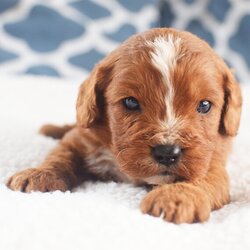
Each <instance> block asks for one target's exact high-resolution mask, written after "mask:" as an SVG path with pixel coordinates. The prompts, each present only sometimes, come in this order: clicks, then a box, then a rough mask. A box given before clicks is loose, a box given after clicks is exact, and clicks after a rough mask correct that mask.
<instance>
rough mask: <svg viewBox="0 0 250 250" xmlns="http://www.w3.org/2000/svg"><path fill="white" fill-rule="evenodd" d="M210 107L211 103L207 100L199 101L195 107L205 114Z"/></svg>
mask: <svg viewBox="0 0 250 250" xmlns="http://www.w3.org/2000/svg"><path fill="white" fill-rule="evenodd" d="M211 107H212V103H211V102H210V101H208V100H202V101H200V103H199V106H198V108H197V111H198V112H199V113H202V114H206V113H208V112H209V110H210V109H211Z"/></svg>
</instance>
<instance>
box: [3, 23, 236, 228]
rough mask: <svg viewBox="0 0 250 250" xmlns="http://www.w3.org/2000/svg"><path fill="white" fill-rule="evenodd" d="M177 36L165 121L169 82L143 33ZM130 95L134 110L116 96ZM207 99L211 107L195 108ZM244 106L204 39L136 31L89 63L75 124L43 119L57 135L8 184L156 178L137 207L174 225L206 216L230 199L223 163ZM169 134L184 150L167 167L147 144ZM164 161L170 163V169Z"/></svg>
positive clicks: (58, 185) (48, 187)
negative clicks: (51, 146) (41, 156)
mask: <svg viewBox="0 0 250 250" xmlns="http://www.w3.org/2000/svg"><path fill="white" fill-rule="evenodd" d="M169 34H171V36H172V37H173V38H177V37H178V38H180V39H181V45H180V46H181V47H180V48H179V50H180V53H181V54H182V56H181V57H180V58H178V61H177V65H176V67H175V68H174V69H173V70H172V71H171V72H169V73H170V77H171V79H172V81H171V82H172V85H173V86H172V87H173V89H174V92H175V95H174V99H173V107H174V112H175V115H176V116H177V117H178V119H177V120H176V123H175V124H174V125H172V126H171V127H168V126H166V124H165V122H166V121H167V120H168V117H167V116H166V114H167V112H166V109H167V108H168V107H166V102H165V99H164V98H165V96H167V91H168V89H167V88H166V85H164V84H163V78H162V74H161V72H160V71H159V69H157V67H155V65H153V64H152V61H151V57H150V55H151V54H150V52H152V47H149V46H148V41H153V40H154V39H155V38H156V37H159V36H160V37H167V36H168V35H169ZM128 96H133V97H135V98H136V99H137V100H138V101H139V103H140V105H141V111H140V112H128V111H127V110H126V109H125V108H124V106H123V104H122V100H123V99H124V98H125V97H128ZM204 99H205V100H210V101H211V102H212V104H213V105H212V109H211V111H210V112H209V113H208V114H207V115H202V114H199V113H198V112H197V111H196V108H197V105H198V103H199V102H200V101H201V100H204ZM240 113H241V93H240V88H239V86H238V84H237V82H236V80H235V78H234V76H233V75H232V73H231V71H230V70H229V69H228V67H227V66H226V65H225V64H224V62H223V61H222V60H221V59H220V58H219V57H218V56H217V55H216V54H215V53H214V51H213V50H212V49H211V48H210V47H209V46H208V44H207V43H205V42H204V41H202V40H200V39H199V38H197V37H196V36H194V35H192V34H190V33H188V32H181V31H176V30H173V29H165V28H162V29H153V30H150V31H148V32H145V33H143V34H139V35H135V36H133V37H131V38H130V39H128V40H127V41H126V42H124V43H123V44H122V45H121V46H120V47H119V48H117V49H116V50H114V51H113V52H112V53H111V54H109V55H108V56H107V57H106V58H105V59H103V60H102V61H101V62H100V63H99V64H97V65H96V66H95V68H94V69H93V71H92V72H91V74H90V76H89V78H88V79H86V80H85V82H84V83H83V84H82V85H81V87H80V91H79V96H78V100H77V124H76V125H72V126H64V127H56V126H52V125H49V126H45V127H43V128H42V130H41V133H43V134H45V135H49V136H52V137H54V138H62V139H61V140H60V142H59V145H58V146H57V148H56V149H55V150H54V151H52V152H51V153H50V155H49V156H48V157H47V159H46V160H45V161H44V162H43V163H42V164H41V166H39V167H38V168H36V169H27V170H24V171H22V172H20V173H17V174H15V175H14V176H12V177H11V178H10V179H9V181H8V183H7V185H8V187H9V188H11V189H13V190H21V191H23V192H30V191H31V190H36V191H42V192H46V191H54V190H61V191H66V190H70V189H72V188H74V187H76V186H77V185H79V184H80V183H81V182H83V181H85V180H102V181H108V180H114V181H121V182H130V183H134V184H136V185H144V184H153V185H152V189H153V190H152V191H150V192H149V193H148V195H147V196H146V197H145V198H144V199H143V201H142V203H141V210H142V212H143V213H148V214H151V215H153V216H161V215H162V216H163V218H164V219H165V220H167V221H171V222H175V223H183V222H187V223H192V222H195V221H201V222H202V221H205V220H207V219H208V217H209V214H210V212H211V210H213V209H218V208H221V207H222V206H223V205H224V204H226V203H228V202H229V181H228V176H227V172H226V170H225V165H226V161H227V157H228V154H229V151H230V145H231V140H232V137H233V136H235V135H236V133H237V130H238V127H239V121H240ZM166 142H171V143H175V144H178V145H180V147H181V148H182V151H183V154H182V157H181V160H180V161H179V162H178V163H177V164H176V165H175V166H173V167H170V168H166V167H165V166H162V165H161V164H159V163H157V162H156V161H155V160H154V159H153V157H152V155H151V148H152V147H154V146H155V145H158V144H164V143H166ZM166 169H167V170H166Z"/></svg>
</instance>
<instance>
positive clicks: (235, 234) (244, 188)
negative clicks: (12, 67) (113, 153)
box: [0, 76, 250, 250]
mask: <svg viewBox="0 0 250 250" xmlns="http://www.w3.org/2000/svg"><path fill="white" fill-rule="evenodd" d="M79 83H80V81H79V80H78V79H75V80H58V79H52V78H36V77H16V78H10V77H3V76H1V77H0V249H1V250H9V249H18V250H22V249H24V250H29V249H31V250H35V249H46V250H50V249H51V250H57V249H60V250H62V249H67V250H69V249H72V250H77V249H84V250H88V249H97V250H102V249H109V250H112V249H116V250H122V249H126V250H128V249H135V250H139V249H143V250H146V249H151V250H152V249H157V250H161V249H164V250H166V249H171V250H174V249H185V250H188V249H192V250H195V249H199V250H200V249H202V250H205V249H220V250H221V249H223V250H224V249H239V250H244V249H250V125H249V124H250V112H249V107H250V106H249V105H250V86H246V85H243V86H242V89H243V94H244V110H243V117H242V124H241V129H240V133H239V135H238V137H237V139H236V140H235V144H234V149H233V152H232V155H231V158H230V160H229V163H228V171H229V174H230V177H231V198H232V201H231V203H230V204H229V205H227V206H225V207H224V208H222V209H220V210H219V211H214V212H213V213H212V214H211V217H210V219H209V221H208V222H206V223H204V224H193V225H187V224H183V225H174V224H170V223H166V222H164V221H162V220H161V219H159V218H154V217H150V216H148V215H142V214H141V212H140V211H139V208H138V205H139V203H140V200H141V198H142V197H143V196H144V195H145V191H144V190H143V189H141V188H135V187H132V186H131V185H127V184H116V183H108V184H104V183H97V184H91V183H87V184H85V185H83V186H82V187H79V188H77V189H76V190H74V191H73V192H66V193H61V192H59V191H57V192H54V193H31V194H24V193H20V192H12V191H10V190H8V189H7V188H6V187H5V185H4V182H5V181H6V179H7V178H8V177H9V176H10V175H12V174H13V173H15V172H16V171H19V170H21V169H24V168H27V167H34V166H36V165H37V164H39V163H40V162H41V161H42V160H43V158H44V157H45V155H46V154H47V153H48V152H49V151H50V150H51V149H52V148H53V147H54V146H55V145H56V143H57V142H56V141H55V140H52V139H50V138H45V137H43V136H41V135H38V134H37V130H38V128H39V127H40V126H41V125H42V124H44V123H46V122H52V123H57V124H64V123H69V122H72V121H74V116H75V107H74V104H75V99H76V95H77V89H78V84H79Z"/></svg>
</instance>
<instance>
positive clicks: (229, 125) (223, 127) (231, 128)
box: [219, 70, 242, 136]
mask: <svg viewBox="0 0 250 250" xmlns="http://www.w3.org/2000/svg"><path fill="white" fill-rule="evenodd" d="M241 106H242V97H241V90H240V87H239V84H238V83H237V81H236V80H235V78H234V76H233V74H232V72H231V71H229V70H228V73H227V74H225V75H224V106H223V110H222V113H221V122H220V129H219V131H220V133H221V134H223V135H228V136H235V135H236V134H237V131H238V128H239V124H240V116H241Z"/></svg>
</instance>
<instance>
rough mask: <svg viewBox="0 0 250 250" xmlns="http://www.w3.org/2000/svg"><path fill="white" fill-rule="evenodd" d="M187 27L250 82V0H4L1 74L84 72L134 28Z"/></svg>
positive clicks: (75, 74)
mask: <svg viewBox="0 0 250 250" xmlns="http://www.w3.org/2000/svg"><path fill="white" fill-rule="evenodd" d="M159 26H161V27H175V28H178V29H183V30H189V31H191V32H193V33H195V34H197V35H198V36H200V37H201V38H203V39H205V40H206V41H207V42H208V43H209V44H210V45H211V46H213V47H214V48H215V50H216V51H217V52H218V53H219V54H220V55H221V56H222V57H223V58H224V60H225V61H226V63H227V64H228V65H229V66H230V67H231V68H234V69H235V72H236V74H237V77H238V79H239V80H240V81H241V82H250V73H249V68H250V1H249V0H0V74H12V75H13V74H14V75H17V74H33V75H34V74H35V75H49V76H54V77H64V78H65V77H66V78H82V79H83V78H84V77H86V75H87V73H88V72H89V71H90V70H91V69H92V67H93V66H94V64H95V63H96V62H97V61H98V60H100V59H101V58H103V57H104V56H105V55H106V54H107V53H108V52H110V51H111V50H113V49H114V48H116V47H117V46H118V45H119V44H120V43H121V42H122V41H123V40H125V39H126V38H127V37H129V36H130V35H132V34H134V33H137V32H142V31H144V30H147V29H149V28H152V27H159Z"/></svg>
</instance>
